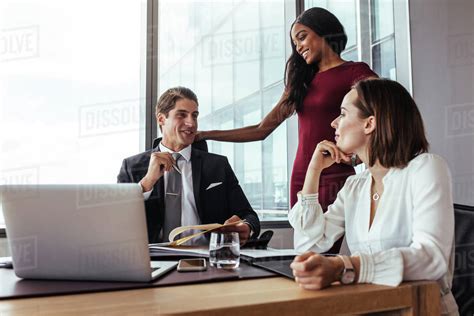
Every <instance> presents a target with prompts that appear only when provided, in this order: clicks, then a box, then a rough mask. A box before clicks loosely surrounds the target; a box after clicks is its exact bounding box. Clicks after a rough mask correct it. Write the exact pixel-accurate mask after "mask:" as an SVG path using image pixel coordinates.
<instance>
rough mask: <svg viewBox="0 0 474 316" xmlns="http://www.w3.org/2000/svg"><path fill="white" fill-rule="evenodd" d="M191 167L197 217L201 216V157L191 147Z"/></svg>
mask: <svg viewBox="0 0 474 316" xmlns="http://www.w3.org/2000/svg"><path fill="white" fill-rule="evenodd" d="M191 168H192V170H193V193H194V201H195V202H196V208H197V211H198V214H199V218H201V220H202V218H203V214H202V209H201V193H200V188H201V173H202V157H201V154H200V153H199V151H197V150H194V149H192V151H191Z"/></svg>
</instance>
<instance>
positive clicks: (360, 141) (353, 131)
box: [331, 89, 375, 156]
mask: <svg viewBox="0 0 474 316" xmlns="http://www.w3.org/2000/svg"><path fill="white" fill-rule="evenodd" d="M357 101H358V96H357V92H356V90H354V89H352V90H351V91H349V92H348V93H347V94H346V96H345V97H344V99H343V100H342V104H341V114H340V115H339V116H338V117H337V118H336V119H335V120H334V121H332V122H331V126H332V127H333V128H334V129H335V130H336V131H335V135H336V137H335V140H336V145H337V147H339V148H340V149H341V150H342V151H343V152H345V153H347V154H352V153H355V154H357V155H358V156H361V155H362V154H364V153H366V149H367V146H368V143H369V141H370V134H372V132H373V131H374V129H375V117H374V116H369V117H368V118H361V117H360V111H359V109H358V108H357V107H356V105H355V103H356V102H357Z"/></svg>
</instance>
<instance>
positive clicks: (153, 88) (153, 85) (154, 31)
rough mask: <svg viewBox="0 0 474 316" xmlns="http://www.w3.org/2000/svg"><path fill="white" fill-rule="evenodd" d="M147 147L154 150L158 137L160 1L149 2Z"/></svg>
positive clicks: (146, 106) (147, 36)
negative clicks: (156, 114) (155, 117)
mask: <svg viewBox="0 0 474 316" xmlns="http://www.w3.org/2000/svg"><path fill="white" fill-rule="evenodd" d="M146 32H147V35H146V38H147V42H146V89H145V90H146V96H145V98H146V101H145V102H146V103H145V104H146V105H145V146H146V149H150V148H152V144H153V140H154V139H155V138H156V137H157V125H156V120H155V119H154V113H153V112H154V111H153V107H154V104H155V103H156V101H157V99H158V91H159V88H158V84H159V82H158V0H148V1H147V30H146Z"/></svg>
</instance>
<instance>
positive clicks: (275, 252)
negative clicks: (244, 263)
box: [240, 248, 300, 259]
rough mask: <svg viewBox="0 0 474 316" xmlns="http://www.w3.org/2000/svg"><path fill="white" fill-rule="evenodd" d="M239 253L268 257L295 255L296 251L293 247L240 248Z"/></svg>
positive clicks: (251, 256) (254, 256)
mask: <svg viewBox="0 0 474 316" xmlns="http://www.w3.org/2000/svg"><path fill="white" fill-rule="evenodd" d="M240 254H241V255H244V256H247V257H250V258H254V259H259V258H269V257H286V256H297V255H299V254H300V253H298V252H297V251H296V250H294V249H274V248H267V249H241V250H240Z"/></svg>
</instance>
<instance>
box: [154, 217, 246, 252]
mask: <svg viewBox="0 0 474 316" xmlns="http://www.w3.org/2000/svg"><path fill="white" fill-rule="evenodd" d="M240 223H245V220H241V221H237V222H233V223H229V224H217V223H214V224H204V225H190V226H181V227H176V228H175V229H173V230H172V231H171V232H170V234H169V236H168V240H169V242H164V243H159V244H155V245H157V246H158V245H159V246H163V247H165V246H179V245H182V244H184V243H185V242H187V241H188V240H191V239H193V238H196V237H198V236H201V235H204V234H206V233H209V232H212V231H214V230H218V229H220V228H223V227H229V226H234V225H237V224H240ZM188 230H201V231H200V232H199V233H195V234H193V235H189V236H186V237H183V238H180V239H177V240H174V239H175V237H176V236H178V235H179V234H181V233H184V232H185V231H188Z"/></svg>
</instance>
